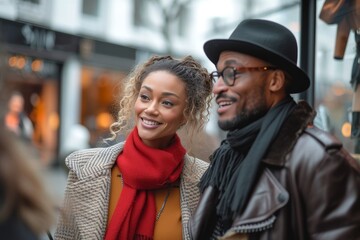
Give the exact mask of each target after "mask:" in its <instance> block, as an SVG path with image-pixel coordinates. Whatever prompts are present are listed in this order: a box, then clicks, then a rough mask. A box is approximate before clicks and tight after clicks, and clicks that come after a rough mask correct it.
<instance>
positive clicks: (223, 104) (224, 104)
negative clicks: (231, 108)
mask: <svg viewBox="0 0 360 240" xmlns="http://www.w3.org/2000/svg"><path fill="white" fill-rule="evenodd" d="M228 105H231V102H221V103H219V107H225V106H228Z"/></svg>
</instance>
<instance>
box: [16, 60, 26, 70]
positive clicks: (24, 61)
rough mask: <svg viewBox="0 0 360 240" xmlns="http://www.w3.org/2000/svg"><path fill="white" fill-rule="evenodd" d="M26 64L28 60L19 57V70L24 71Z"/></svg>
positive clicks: (17, 63) (17, 64)
mask: <svg viewBox="0 0 360 240" xmlns="http://www.w3.org/2000/svg"><path fill="white" fill-rule="evenodd" d="M25 64H26V59H25V58H24V57H18V58H17V61H16V67H17V68H18V69H23V68H24V67H25Z"/></svg>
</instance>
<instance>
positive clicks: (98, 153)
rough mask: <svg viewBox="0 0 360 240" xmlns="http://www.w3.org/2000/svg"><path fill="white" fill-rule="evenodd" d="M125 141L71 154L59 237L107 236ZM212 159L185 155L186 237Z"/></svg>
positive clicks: (183, 200) (182, 185)
mask: <svg viewBox="0 0 360 240" xmlns="http://www.w3.org/2000/svg"><path fill="white" fill-rule="evenodd" d="M123 147H124V142H121V143H118V144H116V145H113V146H110V147H107V148H92V149H85V150H80V151H76V152H74V153H72V154H70V155H69V156H68V157H67V158H66V160H65V163H66V165H67V166H68V168H69V170H70V171H69V175H68V181H67V186H66V190H65V198H64V204H63V208H62V210H61V214H60V217H59V220H58V225H57V228H56V231H55V236H54V238H55V239H59V240H65V239H68V240H70V239H72V240H73V239H103V238H104V234H105V230H106V226H107V217H108V216H107V214H108V207H109V195H110V184H111V168H112V167H113V165H114V164H115V161H116V158H117V156H118V155H119V153H120V152H121V151H122V149H123ZM207 167H208V163H206V162H204V161H202V160H200V159H197V158H194V157H191V156H189V155H187V154H186V155H185V157H184V168H183V172H182V174H181V180H180V199H181V214H182V225H183V230H182V231H183V239H190V235H189V232H188V229H187V228H186V226H187V222H188V221H189V218H190V216H191V215H192V213H193V212H194V211H195V208H196V207H197V203H198V200H199V197H200V192H199V188H198V182H199V180H200V178H201V176H202V175H203V173H204V172H205V170H206V169H207Z"/></svg>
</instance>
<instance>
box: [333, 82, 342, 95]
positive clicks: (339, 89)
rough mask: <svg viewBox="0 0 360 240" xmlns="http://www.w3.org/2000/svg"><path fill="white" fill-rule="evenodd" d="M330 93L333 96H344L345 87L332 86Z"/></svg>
mask: <svg viewBox="0 0 360 240" xmlns="http://www.w3.org/2000/svg"><path fill="white" fill-rule="evenodd" d="M332 92H333V94H334V95H335V96H343V95H344V94H345V87H344V86H342V85H340V84H337V85H334V86H332Z"/></svg>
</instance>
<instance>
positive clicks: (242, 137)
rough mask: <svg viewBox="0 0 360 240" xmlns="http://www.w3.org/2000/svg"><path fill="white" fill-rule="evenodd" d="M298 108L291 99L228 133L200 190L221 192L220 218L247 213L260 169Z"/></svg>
mask: <svg viewBox="0 0 360 240" xmlns="http://www.w3.org/2000/svg"><path fill="white" fill-rule="evenodd" d="M295 107H296V103H295V102H294V100H293V99H292V98H291V97H288V98H286V99H284V100H283V101H281V102H280V103H279V104H277V105H276V106H275V107H273V108H271V109H270V110H269V111H268V113H267V114H266V115H265V116H264V117H262V118H260V119H258V120H257V121H255V122H253V123H251V124H249V125H247V126H245V127H243V128H241V129H236V130H234V131H231V132H229V133H228V135H227V138H226V139H225V140H224V141H223V142H222V143H221V145H220V147H219V148H218V149H217V150H216V151H215V152H214V153H213V154H212V156H211V157H210V160H211V164H210V167H209V168H208V170H207V171H206V172H205V174H204V175H203V177H202V178H201V181H200V190H201V192H203V191H204V190H205V189H206V187H208V186H213V187H215V188H216V189H217V190H218V192H219V196H218V203H217V206H216V212H217V215H219V216H220V217H221V219H222V220H223V221H224V222H229V223H230V222H232V220H233V218H234V217H235V216H236V214H238V213H241V212H242V211H243V210H244V207H245V204H246V202H247V200H248V197H249V194H250V192H251V190H252V188H253V186H254V184H255V182H256V176H257V174H258V173H259V166H260V162H261V160H262V158H263V157H264V156H265V153H266V152H267V150H268V147H269V146H270V144H271V143H272V141H273V140H274V139H275V137H276V136H277V134H278V131H279V129H280V128H281V126H282V124H283V123H284V121H285V120H286V118H287V117H288V116H289V114H290V113H291V112H292V111H293V110H294V108H295Z"/></svg>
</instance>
